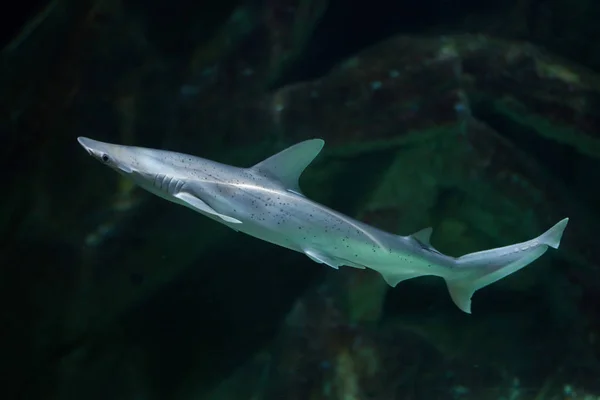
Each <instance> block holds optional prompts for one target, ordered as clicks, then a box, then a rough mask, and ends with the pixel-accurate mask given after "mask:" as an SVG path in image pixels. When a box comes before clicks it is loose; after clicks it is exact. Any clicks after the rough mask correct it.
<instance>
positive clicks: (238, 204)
mask: <svg viewBox="0 0 600 400" xmlns="http://www.w3.org/2000/svg"><path fill="white" fill-rule="evenodd" d="M77 140H78V141H79V143H80V144H81V146H83V148H84V149H86V150H87V151H88V153H89V154H90V155H92V156H93V157H94V158H96V159H98V160H99V161H100V162H102V163H104V164H105V165H107V166H109V167H111V168H113V169H114V170H116V171H117V172H119V173H121V174H123V175H125V176H127V177H128V178H130V179H132V180H133V181H134V182H135V183H137V184H138V185H140V186H141V187H143V188H144V189H146V190H148V191H150V192H152V193H154V194H156V195H158V196H160V197H162V198H164V199H166V200H169V201H172V202H174V203H177V204H181V205H183V206H186V207H188V208H190V209H192V210H194V211H197V212H199V213H201V214H203V215H205V216H207V217H209V218H211V219H213V220H216V221H218V222H220V223H222V224H224V225H226V226H228V227H230V228H232V229H234V230H236V231H239V232H244V233H246V234H248V235H251V236H254V237H256V238H259V239H262V240H265V241H267V242H271V243H273V244H276V245H279V246H283V247H286V248H288V249H291V250H295V251H298V252H301V253H304V254H306V255H307V256H308V257H309V258H310V259H312V260H313V261H315V262H317V263H321V264H326V265H328V266H330V267H333V268H336V269H337V268H339V267H340V266H349V267H354V268H361V269H364V268H369V269H372V270H375V271H377V272H379V273H380V274H381V275H382V276H383V278H384V279H385V281H386V282H387V283H388V284H389V285H390V286H392V287H394V286H396V285H397V284H398V283H400V282H402V281H404V280H406V279H411V278H416V277H419V276H425V275H434V276H439V277H442V278H444V279H445V281H446V284H447V287H448V290H449V292H450V296H451V298H452V300H453V301H454V303H455V304H456V305H457V306H458V308H460V309H461V310H462V311H464V312H466V313H471V297H472V296H473V294H474V293H475V291H477V290H479V289H481V288H483V287H485V286H487V285H490V284H492V283H494V282H496V281H498V280H499V279H502V278H504V277H506V276H508V275H510V274H512V273H513V272H516V271H518V270H519V269H521V268H523V267H525V266H526V265H528V264H530V263H532V262H533V261H534V260H536V259H537V258H538V257H540V256H541V255H542V254H544V253H545V252H546V250H547V249H548V247H552V248H555V249H557V248H558V246H559V244H560V240H561V237H562V234H563V231H564V229H565V228H566V226H567V223H568V218H565V219H563V220H561V221H560V222H558V223H557V224H556V225H554V226H553V227H552V228H550V229H549V230H548V231H546V232H545V233H543V234H541V235H540V236H538V237H537V238H534V239H531V240H529V241H526V242H523V243H518V244H513V245H510V246H506V247H499V248H495V249H491V250H485V251H479V252H475V253H470V254H467V255H464V256H462V257H458V258H454V257H450V256H446V255H444V254H442V253H440V252H439V251H437V250H436V249H434V248H433V247H432V246H431V244H430V243H429V238H430V236H431V232H432V230H431V228H426V229H423V230H421V231H419V232H416V233H414V234H412V235H409V236H398V235H394V234H392V233H388V232H385V231H382V230H380V229H377V228H375V227H372V226H370V225H367V224H365V223H362V222H360V221H357V220H355V219H353V218H350V217H348V216H346V215H343V214H341V213H338V212H336V211H335V210H332V209H330V208H328V207H326V206H324V205H321V204H319V203H316V202H314V201H312V200H310V199H308V198H307V197H305V196H304V195H303V194H302V192H301V190H300V188H299V186H298V179H299V177H300V175H301V174H302V172H303V171H304V169H305V168H306V167H307V166H308V165H309V164H310V163H311V162H312V161H313V159H314V158H315V157H316V156H317V155H318V154H319V152H320V151H321V149H322V148H323V144H324V142H323V140H320V139H312V140H306V141H304V142H300V143H298V144H295V145H293V146H291V147H289V148H287V149H285V150H283V151H281V152H280V153H277V154H275V155H273V156H271V157H269V158H267V159H266V160H264V161H262V162H259V163H258V164H256V165H254V166H252V167H250V168H238V167H234V166H231V165H225V164H221V163H218V162H214V161H210V160H206V159H203V158H199V157H195V156H192V155H187V154H182V153H175V152H171V151H164V150H154V149H148V148H142V147H133V146H122V145H116V144H109V143H103V142H99V141H96V140H92V139H88V138H84V137H79V138H78V139H77Z"/></svg>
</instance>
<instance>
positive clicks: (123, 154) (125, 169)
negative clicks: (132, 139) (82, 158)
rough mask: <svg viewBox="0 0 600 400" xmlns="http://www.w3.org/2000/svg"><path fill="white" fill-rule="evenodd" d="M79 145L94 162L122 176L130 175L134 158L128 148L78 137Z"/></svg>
mask: <svg viewBox="0 0 600 400" xmlns="http://www.w3.org/2000/svg"><path fill="white" fill-rule="evenodd" d="M77 141H78V142H79V144H80V145H81V146H82V147H83V148H84V149H85V150H86V151H87V152H88V153H89V155H91V156H92V157H94V158H95V159H96V160H98V161H100V162H101V163H102V164H104V165H106V166H108V167H110V168H112V169H114V170H115V171H117V172H119V173H122V174H131V173H132V172H133V169H132V165H133V164H135V157H134V154H132V152H131V150H130V148H129V147H128V146H120V145H118V144H111V143H104V142H99V141H97V140H94V139H90V138H86V137H83V136H80V137H78V138H77Z"/></svg>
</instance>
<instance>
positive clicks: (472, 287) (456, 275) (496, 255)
mask: <svg viewBox="0 0 600 400" xmlns="http://www.w3.org/2000/svg"><path fill="white" fill-rule="evenodd" d="M568 222H569V219H568V218H565V219H563V220H561V221H560V222H558V223H557V224H556V225H554V226H553V227H552V228H550V229H548V230H547V231H546V232H544V233H543V234H541V235H540V236H538V237H537V238H535V239H532V240H529V241H527V242H523V243H518V244H513V245H510V246H506V247H499V248H496V249H491V250H485V251H479V252H476V253H470V254H466V255H464V256H462V257H459V258H457V259H456V266H455V267H454V268H453V270H452V272H451V273H450V274H448V276H446V277H445V279H446V285H447V286H448V291H449V292H450V296H451V297H452V300H453V301H454V303H455V304H456V305H457V306H458V308H460V309H461V310H463V311H464V312H466V313H469V314H470V313H471V297H472V296H473V294H474V293H475V292H476V291H477V290H479V289H481V288H483V287H485V286H487V285H490V284H492V283H494V282H496V281H498V280H500V279H502V278H504V277H506V276H508V275H510V274H512V273H513V272H516V271H518V270H520V269H521V268H523V267H525V266H527V265H528V264H530V263H532V262H533V261H535V260H536V259H537V258H539V257H540V256H541V255H542V254H544V253H545V252H546V250H548V247H552V248H555V249H558V246H559V245H560V240H561V238H562V235H563V232H564V230H565V228H566V227H567V223H568Z"/></svg>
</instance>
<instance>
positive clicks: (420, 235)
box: [410, 227, 433, 247]
mask: <svg viewBox="0 0 600 400" xmlns="http://www.w3.org/2000/svg"><path fill="white" fill-rule="evenodd" d="M432 232H433V228H432V227H427V228H424V229H421V230H420V231H417V232H415V233H413V234H412V235H410V236H412V237H413V238H415V239H417V240H418V241H419V242H421V243H422V244H424V245H425V246H427V247H432V246H431V233H432Z"/></svg>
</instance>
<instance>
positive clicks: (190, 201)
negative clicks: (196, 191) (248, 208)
mask: <svg viewBox="0 0 600 400" xmlns="http://www.w3.org/2000/svg"><path fill="white" fill-rule="evenodd" d="M175 197H177V198H178V199H179V200H181V201H182V202H184V203H185V204H186V205H188V206H189V207H191V208H193V209H195V210H197V211H201V212H204V213H207V214H211V215H214V216H216V217H219V218H221V219H222V220H223V221H225V222H229V223H231V224H241V223H242V221H240V220H237V219H235V218H233V217H229V216H227V215H224V214H221V213H219V212H217V211H216V210H215V209H213V208H212V207H211V206H209V205H208V204H206V203H205V202H204V201H202V199H199V198H198V197H196V196H194V195H192V194H190V193H186V192H180V193H177V194H176V195H175Z"/></svg>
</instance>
